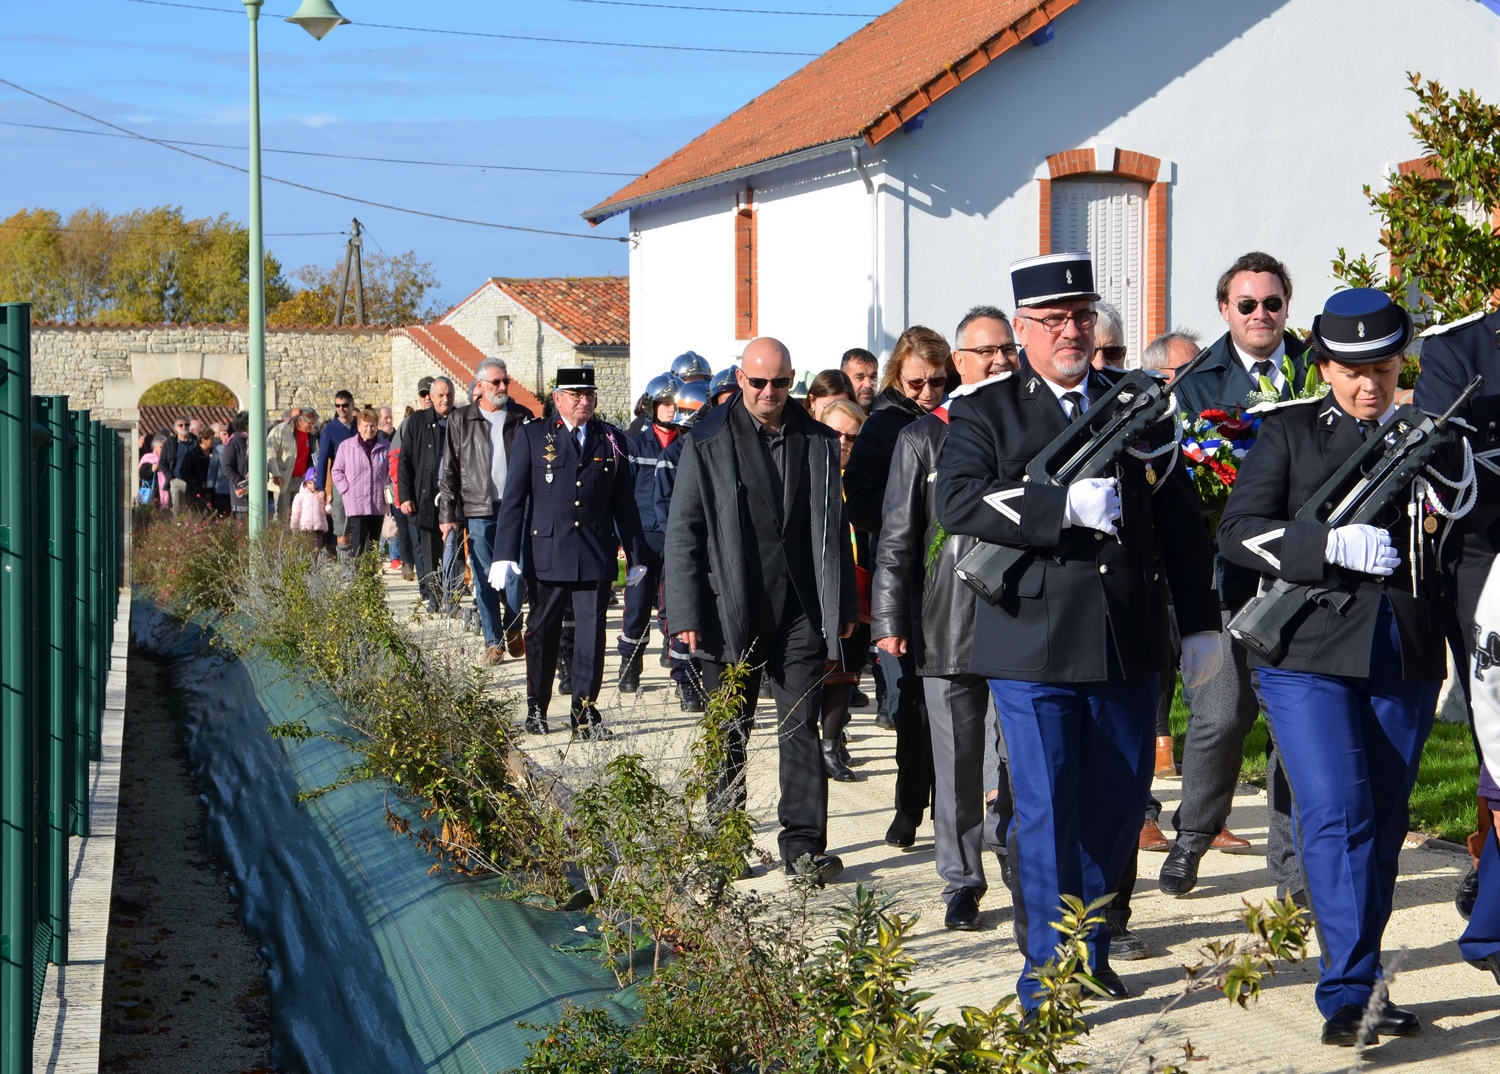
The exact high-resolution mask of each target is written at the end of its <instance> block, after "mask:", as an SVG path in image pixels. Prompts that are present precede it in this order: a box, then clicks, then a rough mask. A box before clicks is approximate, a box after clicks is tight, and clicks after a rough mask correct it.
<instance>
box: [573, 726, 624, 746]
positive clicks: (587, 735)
mask: <svg viewBox="0 0 1500 1074" xmlns="http://www.w3.org/2000/svg"><path fill="white" fill-rule="evenodd" d="M574 734H576V735H577V736H578V737H579V738H581V739H583V740H584V741H585V742H608V741H609V740H610V739H612V738H614V737H615V733H614V732H613V731H611V730H610V729H609V728H608V727H605V726H604V725H603V724H602V723H597V722H596V723H586V724H584V725H583V726H582V727H579V728H577V729H576V730H575V731H574Z"/></svg>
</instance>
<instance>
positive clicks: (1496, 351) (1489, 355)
mask: <svg viewBox="0 0 1500 1074" xmlns="http://www.w3.org/2000/svg"><path fill="white" fill-rule="evenodd" d="M1429 333H1430V334H1425V335H1423V337H1422V375H1421V376H1419V377H1418V378H1417V388H1416V391H1415V392H1414V393H1413V394H1412V402H1413V403H1415V404H1416V405H1417V406H1419V407H1421V408H1422V409H1423V410H1425V411H1427V412H1428V413H1430V414H1441V413H1442V412H1443V411H1445V410H1447V409H1448V407H1449V406H1451V405H1452V403H1453V400H1455V399H1457V398H1458V395H1459V393H1460V392H1461V391H1463V390H1464V388H1465V387H1467V386H1468V384H1469V382H1470V381H1471V380H1473V379H1474V376H1475V374H1480V375H1482V376H1483V377H1484V384H1483V385H1482V386H1481V387H1480V389H1479V391H1478V392H1477V393H1476V394H1475V396H1474V398H1473V399H1472V400H1470V402H1469V405H1468V406H1467V407H1465V408H1464V409H1462V410H1460V411H1459V412H1458V415H1459V417H1461V418H1463V419H1464V420H1466V421H1467V422H1468V423H1469V424H1470V425H1472V426H1474V432H1472V433H1470V434H1468V435H1469V440H1470V443H1471V444H1472V445H1473V447H1474V461H1475V467H1474V472H1475V473H1476V474H1478V475H1479V503H1478V504H1476V505H1475V507H1474V513H1473V517H1472V519H1470V525H1469V527H1468V532H1467V534H1466V535H1465V540H1464V550H1463V562H1462V563H1461V564H1460V565H1459V568H1458V613H1459V618H1460V622H1461V624H1462V634H1463V636H1464V638H1465V639H1469V638H1470V631H1469V627H1470V625H1471V624H1472V623H1473V622H1474V610H1475V606H1476V605H1477V604H1478V602H1479V593H1480V590H1482V589H1483V588H1484V582H1485V579H1486V578H1487V577H1488V576H1489V570H1490V561H1491V560H1492V559H1493V558H1494V555H1495V550H1496V549H1497V548H1500V313H1491V314H1488V315H1485V316H1482V317H1474V318H1469V319H1465V320H1462V321H1455V322H1453V323H1452V324H1451V325H1445V326H1444V327H1442V328H1438V329H1430V330H1429Z"/></svg>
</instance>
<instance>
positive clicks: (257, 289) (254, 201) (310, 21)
mask: <svg viewBox="0 0 1500 1074" xmlns="http://www.w3.org/2000/svg"><path fill="white" fill-rule="evenodd" d="M264 2H265V0H244V4H245V14H246V15H248V16H249V17H250V264H249V266H248V270H249V276H250V318H249V319H250V324H249V326H248V327H249V336H250V340H249V344H250V346H249V350H250V354H249V360H250V432H249V438H250V442H249V443H248V444H247V445H246V447H247V448H248V449H249V456H250V473H249V482H248V484H249V489H248V492H249V499H250V517H249V522H250V536H251V537H254V536H256V535H257V534H259V533H260V532H261V531H262V530H263V529H265V528H266V252H265V231H264V227H263V225H262V223H261V213H260V186H261V183H260V9H261V5H262V4H263V3H264ZM286 21H287V22H294V23H296V24H297V25H299V26H301V27H302V28H303V29H304V30H306V31H307V32H308V33H310V34H312V35H313V37H314V38H316V39H317V40H319V41H321V40H323V37H324V36H325V35H326V34H327V33H328V31H329V30H332V29H333V28H334V27H335V26H342V25H343V24H344V23H347V22H348V21H349V20H348V19H346V18H344V16H342V15H340V14H339V13H338V10H337V9H336V8H335V7H334V6H333V4H332V2H331V0H302V5H301V6H300V7H299V8H297V11H296V13H295V14H293V15H292V16H290V17H289V18H288V19H287V20H286Z"/></svg>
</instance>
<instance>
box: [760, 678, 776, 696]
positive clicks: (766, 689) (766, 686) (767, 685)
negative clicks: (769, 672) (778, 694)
mask: <svg viewBox="0 0 1500 1074" xmlns="http://www.w3.org/2000/svg"><path fill="white" fill-rule="evenodd" d="M774 696H775V695H774V694H772V693H771V680H770V678H769V677H768V676H764V675H763V676H761V680H760V697H761V700H762V701H769V700H770V699H771V698H773V697H774Z"/></svg>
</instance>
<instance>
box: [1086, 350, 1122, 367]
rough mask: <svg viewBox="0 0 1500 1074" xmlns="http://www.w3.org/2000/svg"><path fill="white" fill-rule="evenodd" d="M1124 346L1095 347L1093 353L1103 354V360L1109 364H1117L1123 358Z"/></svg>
mask: <svg viewBox="0 0 1500 1074" xmlns="http://www.w3.org/2000/svg"><path fill="white" fill-rule="evenodd" d="M1127 349H1128V348H1126V347H1095V348H1094V353H1095V354H1102V355H1104V360H1105V361H1106V362H1109V363H1110V364H1111V365H1117V364H1119V363H1120V362H1123V361H1124V360H1125V351H1126V350H1127Z"/></svg>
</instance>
